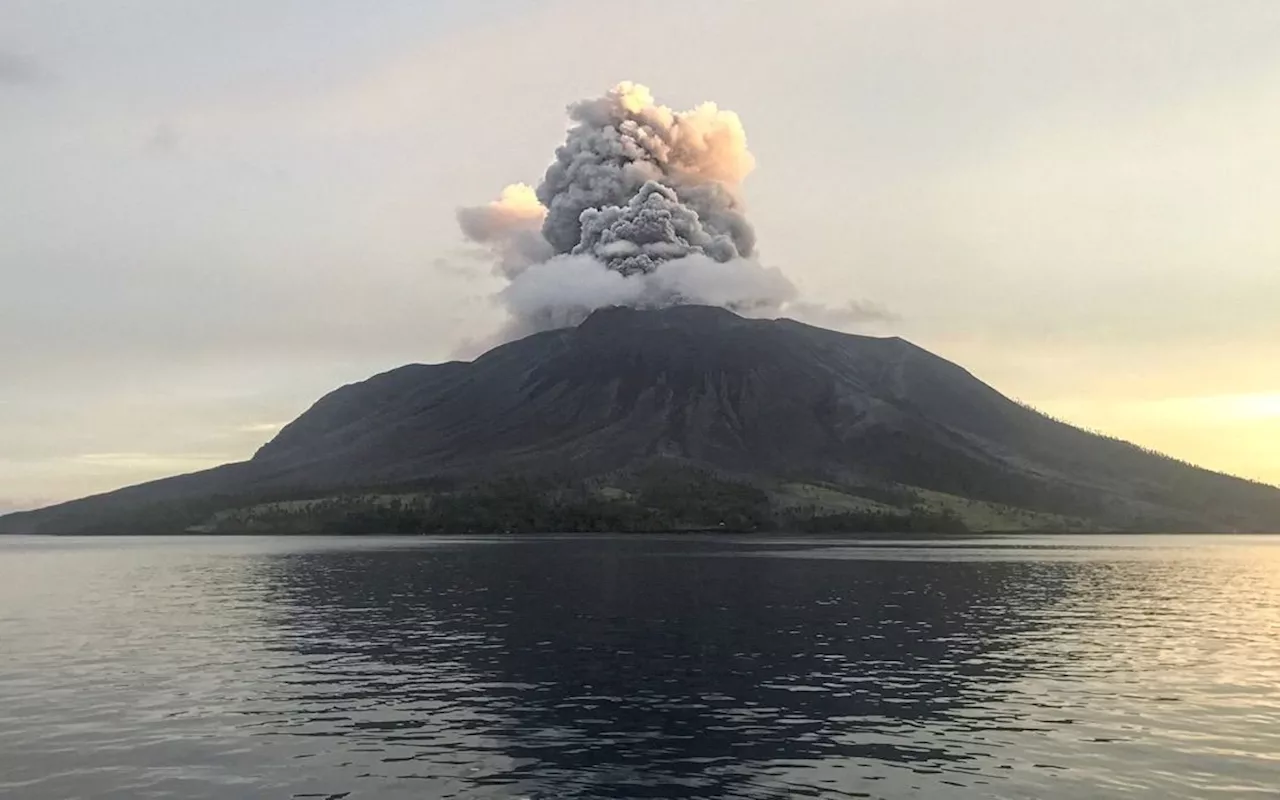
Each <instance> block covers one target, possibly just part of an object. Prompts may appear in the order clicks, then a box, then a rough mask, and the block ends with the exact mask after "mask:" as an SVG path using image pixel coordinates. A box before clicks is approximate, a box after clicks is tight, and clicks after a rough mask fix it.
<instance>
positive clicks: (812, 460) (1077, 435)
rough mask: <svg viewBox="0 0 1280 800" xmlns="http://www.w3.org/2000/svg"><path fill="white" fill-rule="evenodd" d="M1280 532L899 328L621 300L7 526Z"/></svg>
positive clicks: (1264, 508)
mask: <svg viewBox="0 0 1280 800" xmlns="http://www.w3.org/2000/svg"><path fill="white" fill-rule="evenodd" d="M963 527H967V528H969V529H975V530H979V529H980V530H990V529H994V530H1203V531H1214V530H1222V531H1226V530H1246V531H1249V530H1252V531H1258V530H1280V490H1277V489H1275V488H1274V487H1269V486H1264V485H1261V484H1257V483H1251V482H1248V481H1244V480H1240V479H1237V478H1232V477H1229V476H1226V475H1221V474H1217V473H1213V472H1209V471H1207V470H1202V469H1198V468H1196V467H1192V466H1189V465H1187V464H1184V463H1181V462H1178V461H1175V460H1173V459H1169V458H1165V457H1163V456H1161V455H1159V454H1155V453H1151V452H1148V451H1144V450H1142V449H1140V448H1138V447H1135V446H1133V445H1130V444H1126V443H1124V442H1121V441H1117V440H1115V439H1109V438H1107V437H1103V436H1099V435H1096V434H1092V433H1089V432H1086V431H1082V430H1079V429H1077V428H1073V427H1071V426H1070V425H1067V424H1065V423H1062V422H1059V421H1056V420H1053V419H1050V418H1048V417H1046V416H1044V415H1042V414H1039V413H1037V412H1035V411H1034V410H1032V409H1029V408H1026V407H1024V406H1021V405H1019V404H1017V403H1015V402H1013V401H1011V400H1009V399H1008V398H1006V397H1004V396H1003V395H1001V394H999V393H998V392H996V391H995V390H994V389H992V388H990V387H988V386H986V385H985V384H983V383H982V382H980V381H978V380H977V379H975V378H974V377H973V376H972V375H970V374H969V373H967V372H965V371H964V370H963V369H961V368H960V367H957V366H956V365H954V364H951V363H949V362H947V361H945V360H943V359H940V358H938V357H937V356H934V355H931V354H930V353H928V352H926V351H924V350H921V349H920V348H918V347H915V346H914V345H911V344H910V343H908V342H905V341H903V340H901V339H896V338H889V339H877V338H869V337H864V336H851V335H847V334H841V333H836V332H833V331H827V330H822V329H820V328H814V327H811V326H807V325H802V324H799V323H796V322H792V321H790V320H777V321H769V320H747V319H743V318H741V317H738V316H736V315H734V314H732V313H730V312H727V311H723V310H719V309H712V308H704V307H693V306H685V307H678V308H670V309H664V310H661V311H635V310H630V309H608V310H605V311H600V312H597V313H595V314H593V315H592V316H591V317H590V318H589V319H588V320H587V321H586V322H584V323H583V324H582V325H581V326H579V327H577V328H571V329H564V330H558V331H551V332H547V333H541V334H537V335H534V336H530V337H528V338H526V339H522V340H520V341H517V342H512V343H511V344H507V345H503V346H501V347H498V348H495V349H494V350H492V351H490V352H488V353H486V354H485V355H483V356H481V357H480V358H478V359H476V360H475V361H474V362H468V363H462V362H450V363H447V364H438V365H430V366H426V365H411V366H407V367H402V368H400V369H397V370H393V371H391V372H388V373H385V374H382V375H378V376H375V377H373V378H370V379H369V380H367V381H364V382H362V383H358V384H352V385H350V386H345V387H342V388H341V389H338V390H336V391H334V392H332V393H330V394H329V395H327V396H325V397H324V398H321V400H320V401H319V402H317V403H316V404H315V405H314V406H313V407H312V408H311V409H310V410H308V411H307V412H306V413H305V414H303V415H302V416H301V417H299V418H298V419H297V420H295V421H294V422H292V423H291V424H290V425H288V426H286V427H285V428H284V430H282V431H281V432H280V434H279V435H278V436H276V438H275V439H273V440H272V441H271V442H269V443H267V444H266V445H265V446H264V447H262V449H261V450H259V452H258V453H257V454H256V455H255V456H254V457H253V459H251V460H249V461H246V462H242V463H238V464H228V465H226V466H223V467H219V468H217V469H213V470H208V471H206V472H201V473H195V474H192V475H184V476H179V477H176V478H170V479H166V480H162V481H155V482H152V483H148V484H143V485H141V486H135V487H130V488H128V489H123V490H120V491H118V492H112V493H109V494H106V495H101V496H97V497H91V498H86V499H84V500H79V501H75V502H72V503H66V504H63V505H61V506H55V507H52V508H49V509H43V510H41V511H36V512H29V513H26V514H16V515H11V516H9V517H5V518H0V532H47V533H61V532H68V533H70V532H122V533H123V532H174V531H180V530H207V531H233V530H257V531H264V532H267V531H272V532H321V531H329V532H342V533H362V532H397V531H403V532H428V533H429V532H489V531H507V530H510V531H597V530H621V531H648V530H663V531H667V530H700V529H716V530H721V529H724V530H748V531H750V530H766V529H774V530H779V529H780V530H875V531H881V530H920V529H929V530H957V529H961V528H963Z"/></svg>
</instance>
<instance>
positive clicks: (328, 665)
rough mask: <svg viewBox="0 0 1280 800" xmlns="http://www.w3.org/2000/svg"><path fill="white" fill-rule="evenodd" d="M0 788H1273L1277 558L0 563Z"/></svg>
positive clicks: (481, 554) (174, 792) (1189, 546)
mask: <svg viewBox="0 0 1280 800" xmlns="http://www.w3.org/2000/svg"><path fill="white" fill-rule="evenodd" d="M0 612H3V613H0V641H3V643H4V655H5V657H4V658H3V659H0V707H3V708H4V714H2V715H0V796H5V797H8V796H13V797H21V798H23V800H62V798H67V797H80V798H95V800H98V799H101V798H106V799H108V800H126V799H129V800H132V798H137V797H149V798H175V799H176V798H182V800H190V799H191V798H207V799H208V800H224V798H235V799H236V800H242V799H243V798H279V797H311V798H329V797H334V798H336V797H347V798H350V800H357V798H378V800H385V799H386V798H419V797H465V798H496V797H527V798H533V797H547V798H550V797H555V798H561V797H618V798H620V797H754V798H766V797H793V796H821V797H842V796H859V797H885V798H901V797H947V798H952V797H960V798H970V797H1008V798H1014V797H1018V798H1039V797H1053V798H1072V799H1073V800H1074V799H1078V800H1084V799H1085V798H1090V799H1091V798H1095V797H1111V796H1122V795H1123V796H1128V797H1134V798H1142V799H1143V800H1155V799H1156V798H1160V799H1161V800H1164V799H1165V798H1205V797H1232V798H1234V797H1251V796H1256V797H1271V796H1273V795H1274V785H1275V775H1276V774H1277V761H1276V753H1280V690H1277V686H1278V685H1280V666H1277V665H1280V540H1275V539H1273V540H1249V539H1246V538H1241V537H1228V538H1225V539H1223V538H1215V539H1209V540H1195V539H1187V538H1181V539H1176V540H1162V539H1158V538H1145V537H1125V538H1120V539H1116V540H1100V539H1070V538H1067V539H1062V538H1056V537H1055V538H1050V539H1042V540H1028V539H1025V538H1018V539H1011V540H1003V541H982V542H979V541H968V542H949V543H945V544H940V543H931V544H924V543H915V544H905V545H904V544H903V543H901V542H894V543H879V544H876V543H867V542H861V543H858V544H851V543H849V542H842V541H840V540H814V541H809V542H800V541H797V540H794V539H790V540H781V539H779V540H772V541H771V540H766V539H756V538H752V539H749V540H743V541H733V540H730V539H723V538H705V539H682V538H676V539H649V538H612V539H609V538H602V539H561V540H556V539H551V540H544V539H516V540H508V541H502V540H495V539H488V540H483V541H461V540H434V539H433V540H428V541H416V540H415V541H413V542H407V541H406V540H395V541H390V542H386V541H366V540H282V539H214V538H199V539H180V540H141V539H139V540H129V541H120V540H112V541H110V542H108V541H106V540H94V541H87V542H76V541H71V540H61V541H58V542H56V543H53V544H50V543H49V541H48V540H33V541H23V540H3V541H0Z"/></svg>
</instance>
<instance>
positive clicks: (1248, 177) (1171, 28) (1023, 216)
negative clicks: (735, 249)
mask: <svg viewBox="0 0 1280 800" xmlns="http://www.w3.org/2000/svg"><path fill="white" fill-rule="evenodd" d="M1277 42H1280V3H1278V2H1276V1H1275V0H1256V1H1253V2H1251V1H1249V0H1230V1H1229V2H1222V3H1212V2H1205V0H1186V1H1180V0H1149V1H1144V0H1127V1H1126V2H1115V0H1096V1H1094V0H1087V1H1086V0H1061V1H1060V2H1049V1H1048V0H1041V1H1040V2H1033V3H1028V2H1025V0H998V1H997V0H988V1H987V2H966V3H955V2H950V0H934V1H931V2H926V1H924V0H918V1H916V2H912V1H911V0H905V1H904V0H892V1H890V0H865V1H862V2H856V1H854V0H848V1H847V2H846V1H844V0H841V1H839V2H837V0H829V2H800V1H799V0H788V2H785V3H783V2H769V3H765V2H733V3H731V2H721V0H704V2H697V1H696V0H695V1H693V2H691V1H690V0H679V1H676V0H646V2H644V3H636V4H630V5H628V4H618V3H600V2H598V0H595V1H594V2H555V1H554V0H543V1H542V2H533V1H532V0H501V2H493V1H491V2H485V3H479V2H474V0H472V1H470V2H429V1H427V0H383V1H382V2H379V3H376V4H371V3H364V2H356V1H355V0H349V2H337V1H336V0H222V1H221V2H216V3H214V2H194V0H193V1H192V2H173V0H113V1H112V2H110V3H104V2H98V1H97V0H63V1H62V2H52V1H51V0H6V2H4V3H3V4H2V5H0V186H2V187H3V189H2V192H0V511H3V510H5V509H13V508H21V507H29V506H33V505H38V504H43V503H47V502H52V501H57V500H64V499H69V498H72V497H76V496H80V495H83V494H87V493H91V492H98V491H104V490H107V489H112V488H116V487H119V486H123V485H127V484H130V483H135V482H138V481H142V480H146V479H150V478H154V477H160V476H163V475H168V474H173V473H176V472H183V471H191V470H193V469H199V468H204V467H207V466H213V465H215V464H218V463H223V462H226V461H231V460H239V459H243V458H246V457H248V456H249V455H251V454H252V452H253V451H254V449H256V447H258V446H259V445H260V444H262V443H263V442H264V441H266V440H267V439H268V438H270V437H271V436H272V435H273V433H274V431H275V430H276V429H278V427H279V426H280V425H281V424H283V423H284V422H287V421H288V420H290V419H292V418H293V417H295V416H297V415H298V414H299V413H300V412H302V411H303V410H305V409H306V408H307V407H308V406H309V405H310V404H311V403H312V402H313V401H314V400H316V399H317V398H318V397H319V396H320V395H322V394H323V393H325V392H326V391H328V390H330V389H332V388H335V387H336V386H338V385H340V384H343V383H348V382H351V381H355V380H360V379H363V378H365V377H367V376H369V375H371V374H373V373H375V372H379V371H382V370H386V369H389V368H392V367H395V366H398V365H400V364H403V363H407V362H433V361H440V360H445V359H447V358H449V357H450V355H451V354H453V353H454V352H455V351H456V348H457V347H458V346H459V344H460V343H461V342H462V341H463V340H465V339H476V338H481V337H483V336H485V335H486V334H488V333H490V332H491V331H492V330H494V328H495V327H496V326H497V325H498V324H499V322H500V319H501V315H500V312H499V310H498V309H497V308H496V307H494V306H493V304H492V302H491V300H490V299H489V296H490V294H491V293H492V291H493V290H494V289H495V288H496V287H497V286H499V285H500V284H499V283H498V282H497V281H496V279H494V278H493V277H492V276H490V275H489V274H488V272H487V268H486V267H485V266H484V265H483V264H480V263H478V262H477V261H476V260H475V259H474V258H471V257H468V255H467V252H466V249H465V247H464V245H463V242H462V240H461V238H460V236H459V234H458V233H457V230H456V224H455V221H454V211H455V209H456V207H458V206H459V205H471V204H476V203H481V202H485V201H487V200H489V199H491V198H492V197H494V196H495V195H496V193H497V192H498V190H500V189H501V188H502V187H503V186H504V185H506V184H508V183H511V182H513V181H521V180H523V181H527V182H534V183H536V182H537V180H538V179H539V178H540V177H541V175H542V172H543V170H544V169H545V167H546V165H547V163H548V162H549V160H550V158H551V155H552V152H553V150H554V148H555V146H556V145H557V144H559V142H560V141H561V140H562V137H563V132H564V125H565V122H564V106H565V105H566V104H567V103H569V102H572V101H574V100H577V99H580V98H583V97H589V96H594V95H598V94H600V93H601V92H602V91H604V90H605V89H607V88H609V87H610V86H612V85H613V84H615V83H616V82H618V81H620V80H635V81H639V82H642V83H645V84H647V85H649V86H650V87H652V89H653V91H654V93H655V95H656V96H657V98H658V100H659V101H661V102H663V103H666V104H667V105H671V106H673V107H677V108H685V107H689V106H692V105H694V104H696V103H698V102H701V101H704V100H714V101H716V102H718V103H719V104H720V105H721V106H722V107H724V108H729V109H732V110H734V111H737V112H738V113H739V114H740V115H741V117H742V120H743V123H744V124H745V126H746V130H747V135H748V139H749V142H750V146H751V149H752V151H753V152H754V153H755V156H756V159H757V161H758V166H757V169H756V171H755V172H754V173H753V174H752V175H751V177H750V178H748V180H747V182H746V188H745V191H746V197H747V203H748V209H749V215H750V217H751V219H752V221H753V222H754V224H755V226H756V230H757V233H758V236H759V243H760V254H761V259H762V261H764V263H766V264H768V265H771V266H777V267H780V268H781V269H783V270H784V271H785V272H786V273H787V274H788V275H789V276H790V277H791V278H792V279H793V280H794V281H795V282H796V283H797V284H799V285H800V287H801V289H802V291H803V292H804V293H805V294H806V296H807V297H809V298H813V299H819V300H822V301H824V302H828V303H835V304H839V303H841V302H844V301H848V300H852V301H865V302H874V303H877V304H879V305H882V306H884V307H886V308H888V309H890V310H892V311H893V312H894V313H895V314H896V315H897V316H898V319H897V321H894V322H890V323H882V324H878V325H876V326H875V327H872V328H864V329H862V330H859V329H856V328H855V329H852V330H854V331H855V332H865V333H872V334H875V335H899V336H903V337H905V338H908V339H910V340H912V341H914V342H916V343H917V344H920V345H921V346H923V347H926V348H928V349H930V350H933V351H934V352H936V353H938V354H940V355H942V356H944V357H947V358H949V359H951V360H953V361H956V362H958V363H960V364H961V365H963V366H965V367H966V368H968V369H969V370H970V371H972V372H973V373H974V374H975V375H977V376H978V377H979V378H982V379H983V380H985V381H987V382H988V383H991V384H992V385H994V386H995V387H996V388H997V389H999V390H1001V391H1002V392H1004V393H1005V394H1007V395H1010V396H1012V397H1015V398H1018V399H1020V400H1023V401H1025V402H1029V403H1031V404H1032V405H1034V406H1036V407H1038V408H1040V409H1042V410H1045V411H1047V412H1050V413H1052V414H1054V415H1055V416H1058V417H1061V418H1065V419H1067V420H1069V421H1072V422H1075V423H1077V424H1080V425H1082V426H1086V427H1089V428H1093V429H1098V430H1102V431H1105V432H1107V433H1111V434H1114V435H1118V436H1121V437H1124V438H1128V439H1131V440H1133V441H1136V442H1138V443H1140V444H1143V445H1145V446H1148V447H1153V448H1156V449H1159V450H1162V451H1164V452H1167V453H1169V454H1171V455H1175V456H1178V457H1180V458H1184V459H1187V460H1190V461H1194V462H1197V463H1200V464H1203V465H1205V466H1208V467H1211V468H1215V469H1221V470H1226V471H1229V472H1232V473H1235V474H1239V475H1243V476H1248V477H1253V478H1256V479H1260V480H1264V481H1267V482H1271V483H1280V313H1277V309H1280V224H1277V221H1278V220H1280V47H1277Z"/></svg>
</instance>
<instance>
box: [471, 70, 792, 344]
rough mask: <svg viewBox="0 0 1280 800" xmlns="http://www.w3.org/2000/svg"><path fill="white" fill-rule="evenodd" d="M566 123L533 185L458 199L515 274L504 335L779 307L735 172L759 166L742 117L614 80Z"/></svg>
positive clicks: (787, 286) (775, 280)
mask: <svg viewBox="0 0 1280 800" xmlns="http://www.w3.org/2000/svg"><path fill="white" fill-rule="evenodd" d="M568 112H569V119H570V121H571V123H572V125H571V127H570V128H569V131H568V135H567V136H566V139H565V142H564V144H563V145H561V146H560V147H559V148H558V149H557V150H556V156H555V161H554V162H553V163H552V164H551V166H550V167H548V168H547V171H546V174H545V175H544V176H543V179H542V182H541V183H540V184H539V185H538V187H537V189H536V190H535V189H532V188H530V187H529V186H527V185H524V184H514V185H512V186H508V187H507V188H506V189H505V190H503V192H502V195H501V197H500V198H499V199H498V200H496V201H494V202H492V203H489V204H487V205H484V206H478V207H472V208H463V209H460V210H459V211H458V222H459V225H460V226H461V228H462V232H463V234H464V235H465V236H466V237H467V238H468V239H470V240H471V241H473V242H475V243H477V244H480V245H482V246H483V247H485V248H486V249H487V250H488V251H489V252H490V254H491V255H492V257H493V259H494V262H495V267H496V271H497V274H499V275H501V276H502V277H504V278H506V279H507V280H508V281H510V283H509V285H508V286H507V287H506V288H505V289H503V290H502V291H501V292H500V293H499V299H500V300H501V302H502V303H503V304H504V306H505V307H506V308H507V310H508V311H509V312H510V313H511V315H512V324H511V325H510V326H509V329H508V330H507V331H505V332H504V334H503V337H504V338H511V337H514V336H519V335H524V334H527V333H532V332H535V331H538V330H546V329H549V328H556V327H565V326H569V325H575V324H577V323H578V322H581V321H582V320H583V319H584V318H585V317H586V316H587V315H588V314H590V313H591V312H592V311H594V310H595V309H598V308H602V307H605V306H613V305H628V306H634V307H640V308H657V307H663V306H670V305H680V304H702V305H716V306H722V307H725V308H729V309H732V310H734V311H738V312H739V313H747V314H751V315H754V316H767V315H775V314H777V313H778V312H779V311H780V310H781V309H782V308H783V306H784V305H785V304H786V303H788V302H790V301H792V300H793V299H794V298H795V295H796V289H795V286H794V285H793V284H792V283H791V281H789V280H788V279H787V278H786V276H784V275H783V274H782V273H781V272H780V271H779V270H777V269H774V268H770V267H765V266H763V265H761V264H760V263H759V262H758V261H757V260H756V259H755V231H754V230H753V229H752V227H751V224H750V223H749V222H748V221H747V218H746V216H745V215H744V213H743V206H742V199H741V184H742V180H743V179H744V178H745V177H746V176H747V174H748V173H750V172H751V170H752V169H753V168H754V166H755V159H754V158H752V156H751V153H750V152H749V151H748V150H747V138H746V134H745V133H744V132H743V129H742V123H741V121H740V120H739V119H738V115H737V114H735V113H733V112H732V111H724V110H722V109H720V108H718V107H717V106H716V105H715V104H714V103H704V104H702V105H700V106H698V107H697V108H695V109H693V110H691V111H672V110H671V109H669V108H667V107H665V106H660V105H657V104H655V103H654V100H653V96H652V95H651V94H650V93H649V90H648V89H647V88H645V87H644V86H640V85H639V84H635V83H620V84H618V85H617V86H615V87H614V88H613V89H612V90H610V91H609V92H608V93H606V94H605V95H604V96H603V97H599V98H596V99H594V100H584V101H582V102H579V103H574V104H573V105H571V106H569V109H568Z"/></svg>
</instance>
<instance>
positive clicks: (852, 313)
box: [784, 300, 902, 328]
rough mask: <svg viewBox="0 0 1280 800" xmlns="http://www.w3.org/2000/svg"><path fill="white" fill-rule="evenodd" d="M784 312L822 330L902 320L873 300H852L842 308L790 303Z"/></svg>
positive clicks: (819, 304) (818, 304)
mask: <svg viewBox="0 0 1280 800" xmlns="http://www.w3.org/2000/svg"><path fill="white" fill-rule="evenodd" d="M784 312H785V313H786V314H787V316H790V317H793V318H795V319H797V320H799V321H800V322H807V323H808V324H810V325H817V326H818V327H820V328H853V327H859V326H863V325H874V324H879V323H885V322H898V321H900V320H901V319H902V317H900V316H899V315H898V314H897V313H896V312H894V311H891V310H889V309H888V308H885V307H884V306H882V305H880V304H879V303H876V302H874V301H871V300H850V301H849V302H847V303H845V304H844V305H842V306H824V305H822V304H821V303H809V302H804V301H799V302H792V303H788V304H787V306H786V308H785V309H784Z"/></svg>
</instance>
